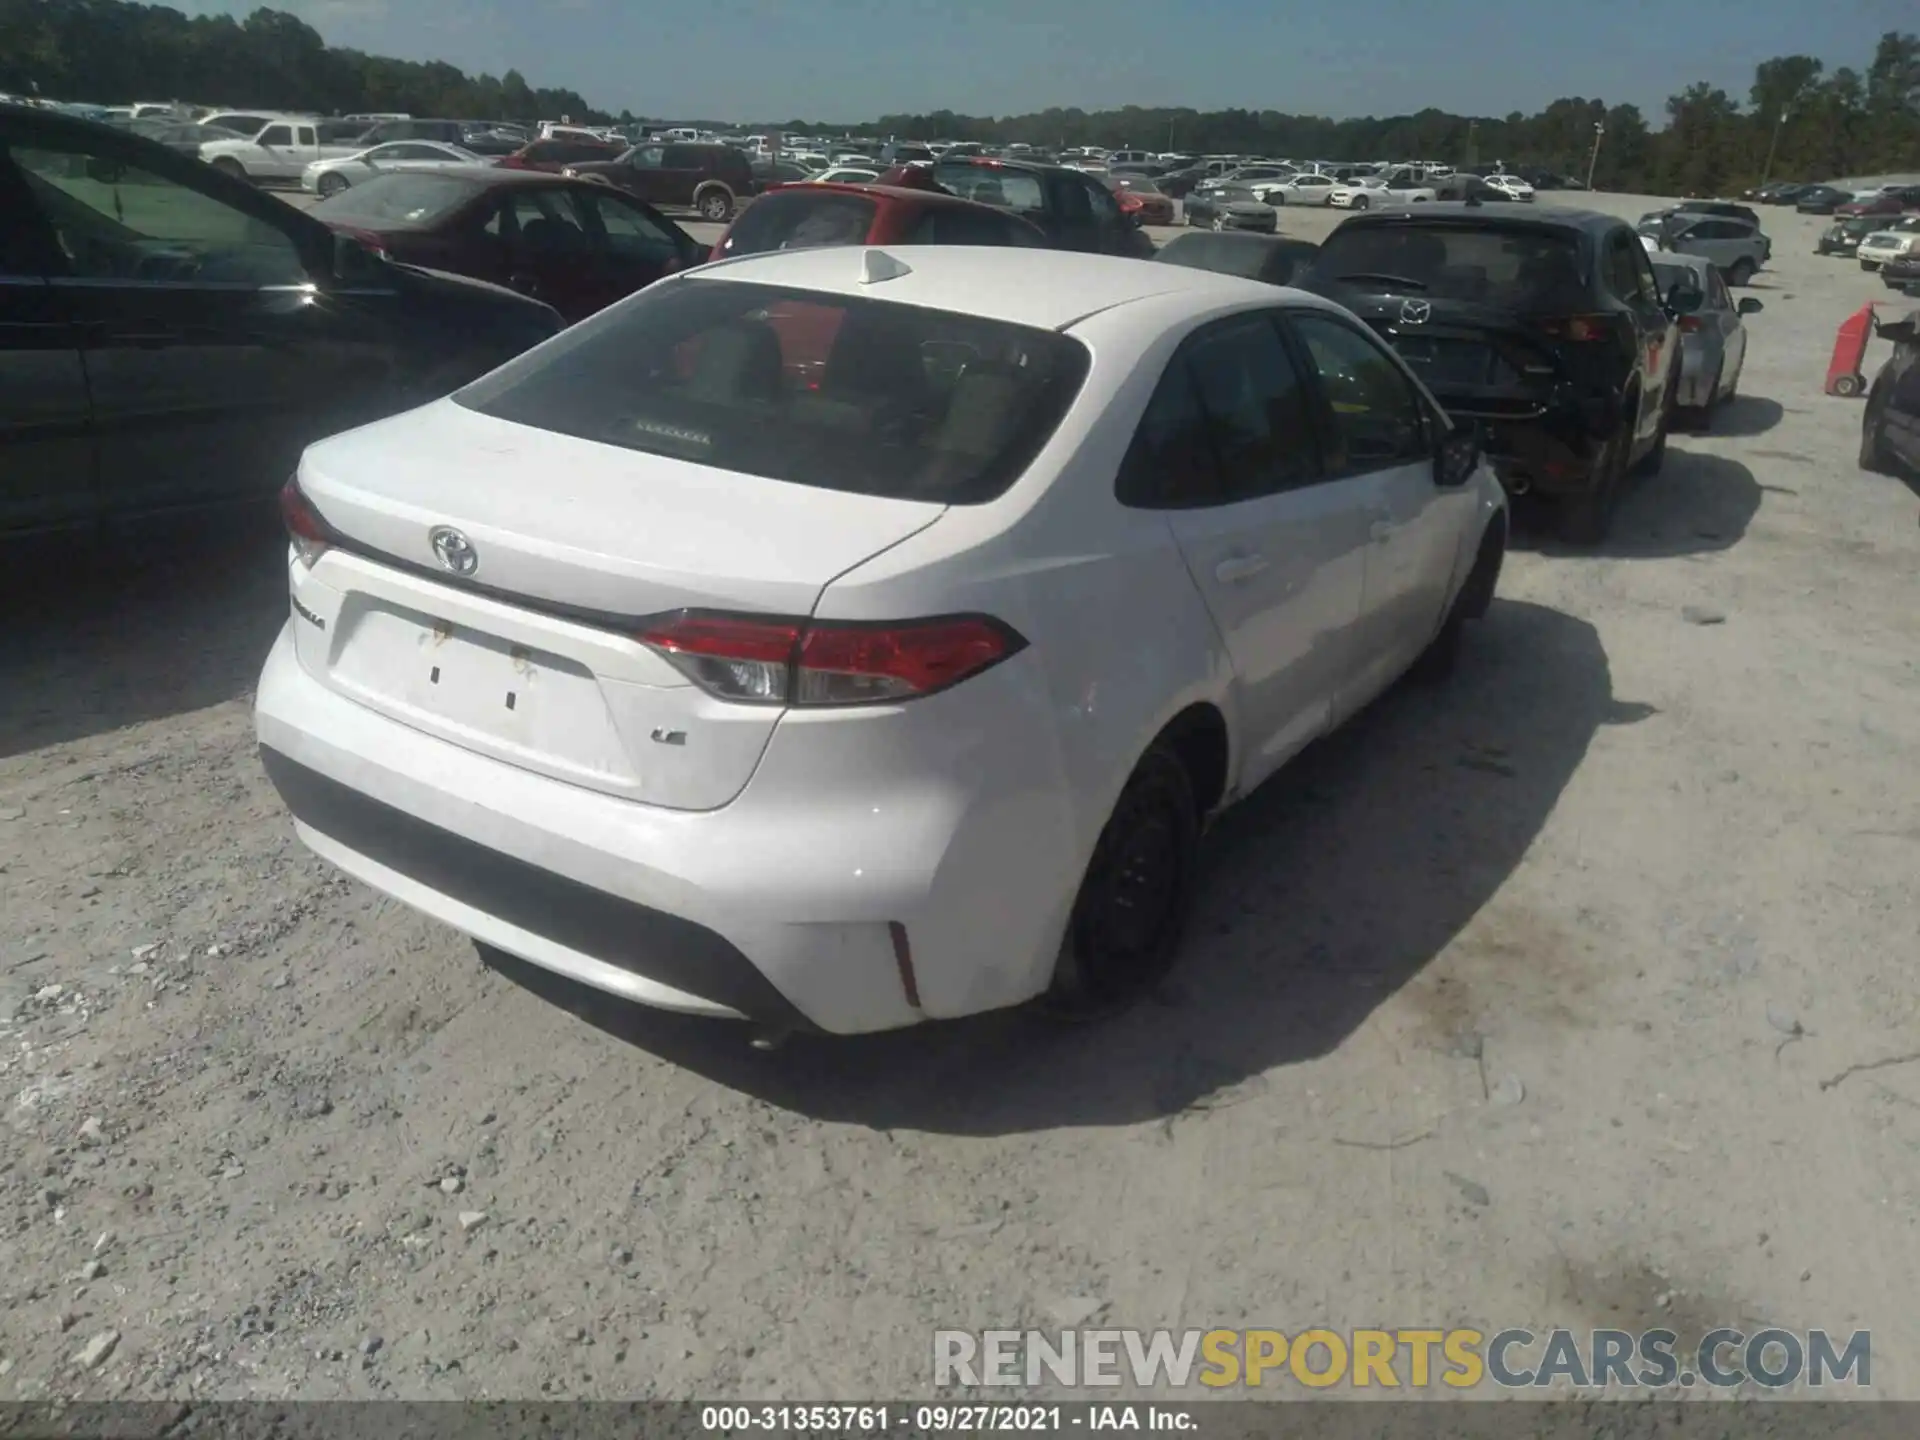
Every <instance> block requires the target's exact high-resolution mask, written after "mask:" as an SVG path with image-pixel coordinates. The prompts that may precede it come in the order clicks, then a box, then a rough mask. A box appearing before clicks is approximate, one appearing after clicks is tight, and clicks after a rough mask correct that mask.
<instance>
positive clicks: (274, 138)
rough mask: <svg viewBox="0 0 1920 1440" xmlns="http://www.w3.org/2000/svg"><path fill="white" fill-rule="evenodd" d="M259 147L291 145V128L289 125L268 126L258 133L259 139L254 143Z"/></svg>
mask: <svg viewBox="0 0 1920 1440" xmlns="http://www.w3.org/2000/svg"><path fill="white" fill-rule="evenodd" d="M254 143H255V144H259V145H291V144H292V143H293V127H292V126H291V125H269V126H268V127H267V128H266V129H264V130H262V131H261V132H260V138H259V139H258V140H257V141H255V142H254Z"/></svg>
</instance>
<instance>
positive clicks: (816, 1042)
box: [489, 600, 1651, 1135]
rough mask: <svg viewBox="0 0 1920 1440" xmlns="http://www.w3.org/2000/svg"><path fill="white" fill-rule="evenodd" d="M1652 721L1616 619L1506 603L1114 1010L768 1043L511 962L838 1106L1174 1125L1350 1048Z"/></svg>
mask: <svg viewBox="0 0 1920 1440" xmlns="http://www.w3.org/2000/svg"><path fill="white" fill-rule="evenodd" d="M1649 713H1651V712H1650V710H1649V709H1648V707H1645V706H1637V705H1631V704H1623V703H1621V702H1618V701H1616V700H1615V699H1614V697H1613V694H1612V688H1611V683H1610V680H1609V675H1608V668H1607V658H1606V655H1605V653H1604V651H1603V650H1602V649H1601V645H1600V639H1599V636H1598V634H1597V633H1596V632H1595V631H1594V629H1593V627H1592V626H1590V625H1588V624H1586V623H1585V622H1584V621H1581V620H1576V619H1574V618H1572V617H1571V616H1568V615H1564V614H1561V613H1560V612H1558V611H1556V610H1550V609H1546V608H1543V607H1541V606H1537V605H1531V604H1525V603H1520V602H1516V601H1508V600H1500V601H1496V602H1495V604H1494V607H1493V609H1492V611H1491V613H1490V614H1489V616H1488V618H1487V620H1486V621H1485V622H1484V623H1483V624H1482V625H1480V626H1478V627H1476V628H1475V629H1474V630H1472V631H1470V632H1469V641H1468V648H1467V653H1466V655H1465V657H1464V658H1463V660H1462V664H1461V668H1460V671H1459V673H1458V674H1457V675H1456V676H1455V677H1454V679H1453V680H1452V681H1451V683H1450V684H1449V685H1447V686H1445V687H1442V688H1439V689H1425V688H1416V687H1412V686H1406V687H1402V688H1400V689H1398V690H1396V691H1394V692H1392V693H1390V694H1389V695H1387V696H1386V697H1384V698H1383V699H1382V700H1381V702H1380V703H1379V704H1377V705H1376V706H1374V707H1373V708H1372V709H1371V710H1370V711H1368V712H1367V713H1366V714H1364V715H1362V716H1360V717H1359V718H1358V719H1356V720H1355V721H1354V722H1353V723H1352V724H1351V725H1349V726H1348V727H1347V728H1346V729H1344V730H1343V731H1341V732H1340V733H1339V734H1337V735H1335V736H1333V737H1331V738H1329V739H1328V740H1326V741H1324V742H1322V743H1321V744H1320V745H1318V746H1316V747H1314V748H1313V749H1311V750H1309V751H1308V752H1307V753H1306V754H1304V755H1302V756H1300V757H1299V758H1298V759H1297V760H1296V761H1295V762H1294V763H1293V764H1292V765H1290V766H1289V767H1288V768H1287V769H1286V771H1285V772H1283V773H1282V774H1281V775H1280V776H1278V777H1277V778H1276V779H1275V780H1273V781H1272V782H1271V783H1270V784H1268V785H1267V786H1266V787H1264V788H1263V789H1262V790H1261V791H1260V792H1259V793H1258V794H1256V795H1254V796H1253V797H1252V798H1251V799H1249V800H1248V801H1247V802H1246V803H1244V804H1243V805H1241V806H1239V807H1238V808H1236V809H1234V810H1232V811H1229V812H1228V813H1227V814H1226V815H1225V816H1224V817H1223V818H1222V819H1221V821H1220V823H1218V824H1217V825H1216V826H1215V827H1214V829H1213V831H1212V832H1211V833H1210V835H1209V836H1208V840H1207V852H1208V853H1207V864H1206V869H1205V874H1206V879H1205V882H1204V885H1203V890H1202V895H1201V900H1200V903H1199V907H1198V911H1197V913H1196V915H1195V919H1194V924H1193V928H1192V930H1191V931H1190V933H1189V936H1188V943H1187V949H1186V953H1185V955H1184V956H1183V958H1182V961H1181V963H1180V965H1179V967H1178V969H1177V970H1176V972H1175V977H1174V979H1173V980H1172V981H1171V982H1170V983H1169V985H1168V986H1167V987H1166V989H1165V992H1164V993H1163V994H1162V995H1161V996H1160V997H1159V998H1158V999H1156V1000H1155V1001H1152V1002H1149V1003H1146V1004H1143V1005H1142V1006H1140V1007H1139V1008H1137V1009H1135V1010H1134V1011H1132V1012H1130V1013H1128V1014H1126V1015H1124V1016H1121V1017H1119V1018H1117V1019H1114V1020H1111V1021H1107V1022H1103V1023H1099V1024H1094V1025H1088V1026H1084V1027H1078V1028H1068V1027H1061V1026H1058V1025H1056V1024H1054V1023H1052V1022H1050V1021H1048V1020H1047V1019H1046V1018H1045V1017H1043V1016H1040V1015H1038V1014H1036V1013H1034V1012H1033V1011H1030V1010H1024V1011H1015V1012H1008V1013H1003V1014H999V1015H993V1016H985V1017H980V1018H977V1019H973V1020H967V1021H959V1022H953V1023H950V1024H940V1025H930V1026H925V1027H922V1028H919V1029H916V1030H911V1031H904V1032H897V1033H894V1034H889V1035H878V1036H866V1037H856V1038H827V1037H814V1036H807V1037H796V1038H794V1039H792V1040H790V1041H788V1042H787V1043H786V1044H785V1045H784V1046H782V1047H781V1048H779V1049H777V1050H774V1051H771V1052H761V1051H756V1050H753V1049H751V1048H750V1047H749V1045H748V1043H747V1042H748V1038H749V1033H748V1031H747V1029H746V1027H744V1026H742V1025H739V1024H730V1023H725V1022H715V1021H706V1020H694V1019H689V1018H687V1017H683V1016H675V1015H667V1014H663V1013H659V1012H655V1011H650V1010H646V1009H644V1008H641V1007H638V1006H633V1005H628V1004H625V1003H623V1002H620V1001H616V1000H611V999H609V998H607V997H605V996H602V995H600V994H598V993H597V992H594V991H590V990H586V989H584V988H581V987H579V986H576V985H573V984H572V983H571V982H568V981H566V980H563V979H561V978H559V977H557V976H553V975H551V974H548V973H547V972H545V971H542V970H539V969H537V968H535V967H533V966H529V965H525V964H523V963H521V962H519V961H517V960H513V959H511V958H510V957H506V956H499V955H493V956H490V957H489V963H491V964H493V965H494V966H495V967H496V968H497V969H499V970H500V971H501V973H503V974H505V975H506V976H508V977H509V978H510V979H512V980H514V981H515V982H516V983H518V984H520V985H522V986H524V987H525V988H527V989H528V990H530V991H532V992H534V993H535V994H537V995H539V996H541V997H543V998H545V999H547V1000H550V1001H552V1002H554V1003H556V1004H559V1005H561V1006H564V1007H565V1008H566V1009H568V1010H570V1011H571V1012H572V1013H574V1014H575V1015H577V1016H579V1017H580V1018H582V1019H584V1020H586V1021H588V1022H590V1023H591V1024H593V1025H595V1026H597V1027H599V1028H600V1029H602V1030H604V1031H606V1032H607V1033H608V1034H610V1035H613V1036H615V1037H617V1038H619V1039H622V1040H625V1041H627V1042H629V1043H631V1044H634V1045H636V1046H639V1047H641V1048H644V1049H646V1050H648V1051H651V1052H653V1053H654V1054H657V1055H660V1056H662V1057H664V1058H666V1059H668V1060H670V1061H672V1062H673V1063H675V1064H678V1065H682V1066H685V1067H686V1068H688V1069H691V1070H694V1071H696V1072H698V1073H700V1074H702V1075H704V1076H707V1077H708V1078H710V1079H712V1080H715V1081H717V1082H719V1083H721V1084H724V1085H728V1086H731V1087H733V1088H735V1089H737V1090H741V1091H744V1092H747V1093H749V1094H752V1095H754V1096H757V1097H759V1098H761V1099H763V1100H765V1101H767V1102H768V1103H771V1104H775V1105H780V1106H783V1107H786V1108H788V1109H791V1110H794V1111H797V1112H801V1113H804V1114H807V1115H810V1116H814V1117H817V1118H820V1119H827V1120H834V1121H846V1122H853V1123H858V1124H865V1125H870V1126H874V1127H876V1128H880V1129H896V1128H904V1129H916V1130H928V1131H935V1132H945V1133H954V1134H973V1135H991V1134H1005V1133H1011V1132H1021V1131H1035V1130H1045V1129H1050V1128H1054V1127H1060V1126H1085V1125H1123V1124H1131V1123H1136V1122H1140V1121H1145V1120H1150V1119H1155V1118H1160V1117H1167V1116H1171V1115H1174V1114H1177V1113H1179V1112H1180V1111H1182V1110H1185V1109H1188V1108H1190V1107H1193V1106H1196V1105H1202V1104H1206V1103H1210V1101H1211V1100H1212V1099H1213V1098H1214V1097H1219V1096H1220V1095H1221V1094H1222V1093H1223V1092H1226V1091H1229V1090H1231V1089H1232V1088H1233V1087H1236V1086H1238V1085H1240V1084H1241V1083H1242V1082H1250V1083H1257V1077H1259V1076H1262V1075H1264V1074H1265V1073H1266V1072H1267V1071H1269V1070H1271V1069H1273V1068H1275V1067H1277V1066H1284V1065H1288V1064H1291V1063H1294V1062H1296V1061H1302V1060H1308V1059H1312V1058H1313V1057H1315V1056H1319V1055H1322V1054H1325V1053H1327V1052H1329V1051H1331V1050H1333V1049H1335V1048H1336V1047H1338V1046H1339V1045H1340V1044H1341V1042H1342V1041H1343V1040H1345V1039H1346V1037H1347V1036H1348V1035H1349V1034H1351V1033H1352V1032H1353V1030H1354V1029H1355V1028H1356V1027H1357V1026H1359V1025H1360V1024H1361V1023H1362V1022H1363V1021H1364V1020H1365V1019H1366V1018H1367V1016H1368V1015H1370V1014H1371V1013H1372V1012H1373V1010H1374V1009H1375V1007H1377V1006H1378V1005H1380V1004H1381V1003H1382V1002H1383V1001H1385V1000H1386V999H1388V998H1389V997H1390V996H1392V995H1393V994H1394V993H1395V991H1397V990H1399V989H1400V987H1402V986H1403V985H1405V984H1406V983H1407V982H1408V981H1409V980H1410V979H1412V978H1413V977H1414V976H1415V975H1417V974H1418V973H1419V972H1420V970H1421V969H1422V967H1424V966H1425V965H1426V964H1427V963H1428V962H1429V961H1430V960H1432V959H1433V958H1434V956H1436V955H1437V954H1439V953H1440V952H1441V951H1442V950H1443V949H1445V948H1446V946H1447V945H1448V943H1449V942H1450V941H1451V940H1452V939H1453V937H1454V936H1455V934H1456V933H1457V932H1458V931H1459V930H1460V929H1461V927H1462V926H1464V925H1465V924H1466V923H1467V921H1468V920H1469V919H1471V918H1472V917H1473V915H1474V914H1475V913H1476V912H1477V911H1479V910H1480V909H1481V907H1482V906H1484V905H1486V903H1487V902H1488V900H1489V899H1491V898H1492V897H1493V895H1494V894H1495V892H1497V891H1498V890H1499V888H1500V886H1501V884H1502V883H1503V882H1504V881H1505V880H1506V878H1507V876H1508V875H1509V874H1510V873H1511V872H1512V871H1513V869H1514V867H1515V866H1517V865H1518V864H1519V863H1520V860H1521V857H1522V856H1523V855H1525V853H1526V851H1527V848H1528V846H1529V845H1530V844H1531V843H1532V842H1533V839H1534V837H1535V836H1536V835H1537V834H1538V833H1539V831H1540V827H1541V825H1542V824H1543V823H1544V822H1545V820H1546V818H1547V816H1548V815H1549V814H1551V813H1552V811H1553V808H1554V805H1555V803H1556V801H1557V800H1558V798H1559V795H1560V793H1561V790H1562V789H1563V787H1564V786H1565V785H1566V783H1567V780H1568V778H1569V777H1570V776H1571V775H1572V774H1573V772H1574V769H1575V767H1576V766H1578V765H1579V763H1580V759H1581V757H1582V756H1583V755H1584V754H1585V753H1586V750H1587V745H1588V743H1589V741H1590V740H1591V738H1592V736H1593V734H1594V732H1595V730H1596V729H1597V728H1598V727H1600V726H1602V725H1608V724H1626V723H1632V722H1634V721H1636V720H1639V719H1642V718H1644V717H1645V716H1646V715H1647V714H1649ZM1525 963H1534V961H1533V960H1532V959H1528V960H1527V961H1525Z"/></svg>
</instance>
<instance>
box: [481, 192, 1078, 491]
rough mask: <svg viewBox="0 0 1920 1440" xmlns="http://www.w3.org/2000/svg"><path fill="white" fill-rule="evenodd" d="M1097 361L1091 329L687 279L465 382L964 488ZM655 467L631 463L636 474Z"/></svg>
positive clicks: (719, 442) (841, 481) (490, 404)
mask: <svg viewBox="0 0 1920 1440" xmlns="http://www.w3.org/2000/svg"><path fill="white" fill-rule="evenodd" d="M755 208H757V207H755ZM749 213H751V212H749ZM796 316H797V317H799V318H796ZM816 321H817V322H818V323H817V324H816V323H815V322H816ZM816 347H817V348H818V349H819V351H820V352H821V354H820V355H819V356H816V355H815V354H814V353H813V351H814V350H815V348H816ZM1088 364H1089V356H1088V354H1087V351H1086V348H1085V347H1084V346H1083V345H1081V344H1080V343H1079V342H1078V341H1077V340H1073V339H1071V338H1069V337H1067V336H1065V335H1061V334H1058V333H1056V332H1054V331H1051V330H1038V329H1031V328H1029V327H1026V326H1022V325H1012V324H1008V323H1006V322H1004V321H997V320H987V319H982V318H981V317H978V316H972V315H961V314H956V313H953V312H950V311H944V310H934V309H927V308H923V307H919V306H907V305H900V304H895V303H891V302H887V301H882V300H871V299H867V298H864V297H853V296H841V295H829V294H818V293H812V292H807V291H794V290H785V289H779V288H775V287H772V286H765V285H754V284H748V283H742V282H738V281H725V280H701V279H682V280H675V281H672V282H669V283H668V284H665V285H660V286H655V287H653V288H651V289H647V290H642V291H640V292H639V293H638V294H637V295H636V296H634V297H633V298H632V299H630V300H628V301H627V302H626V303H625V304H623V305H620V306H617V307H615V308H613V309H610V310H604V311H602V312H600V314H598V315H596V316H594V317H593V318H592V319H590V320H587V321H584V322H583V323H581V324H579V325H576V326H575V327H573V329H572V330H570V331H568V332H567V333H566V335H564V336H563V337H561V338H560V339H559V341H558V342H557V343H555V344H552V345H548V346H543V347H541V348H540V350H539V351H538V353H537V354H528V355H524V356H522V357H520V359H518V360H516V361H512V362H509V363H508V364H507V365H506V366H504V367H502V368H501V369H499V370H496V371H495V372H494V373H493V374H491V375H489V376H487V377H486V378H485V379H483V380H481V381H479V382H477V383H475V384H474V385H471V386H468V387H467V388H466V389H465V390H462V391H460V392H459V394H458V395H457V397H456V399H457V400H458V402H459V403H460V404H462V405H465V406H467V407H468V408H470V409H473V410H477V411H479V412H480V413H482V414H486V415H491V416H494V417H496V418H498V419H502V420H507V421H511V422H514V423H517V424H521V425H527V426H530V427H532V428H535V429H540V430H548V431H553V432H557V433H559V434H563V435H576V436H579V437H581V438H582V439H587V440H592V441H595V442H597V443H600V444H604V445H612V446H618V447H622V448H625V449H628V450H635V451H640V452H643V453H646V454H652V455H658V456H662V457H665V458H669V459H673V460H678V461H685V462H689V463H692V464H695V465H702V466H710V467H714V468H717V469H723V470H732V471H737V472H740V473H744V474H749V475H759V476H764V477H766V478H768V479H771V480H781V481H786V482H788V483H791V484H798V485H808V486H814V487H817V488H821V489H830V490H844V491H852V492H854V493H858V494H866V495H879V496H888V497H894V498H899V499H912V500H928V501H933V502H936V503H942V504H957V505H965V504H979V503H983V502H985V501H987V500H990V499H992V498H993V497H994V496H996V495H998V494H1000V493H1001V492H1002V491H1003V490H1005V489H1006V488H1007V486H1009V485H1011V484H1012V483H1013V482H1014V480H1015V479H1017V478H1018V477H1019V475H1020V474H1021V473H1022V472H1023V471H1024V470H1025V469H1026V467H1027V465H1028V464H1029V463H1031V461H1032V459H1033V457H1034V455H1035V454H1036V453H1038V451H1039V449H1040V447H1041V446H1042V445H1044V444H1045V443H1046V441H1047V439H1048V437H1049V436H1051V435H1052V433H1053V431H1054V429H1055V427H1056V426H1057V425H1058V424H1059V422H1060V419H1061V417H1062V416H1063V415H1065V414H1066V412H1067V410H1068V408H1069V407H1070V406H1071V405H1072V404H1073V402H1074V399H1075V398H1076V397H1077V396H1078V394H1079V392H1080V387H1081V384H1082V382H1083V381H1084V380H1085V378H1086V373H1087V368H1088ZM647 473H648V472H647V470H646V469H645V468H644V467H642V468H638V469H636V470H635V471H634V475H635V483H636V484H644V482H645V477H646V475H647Z"/></svg>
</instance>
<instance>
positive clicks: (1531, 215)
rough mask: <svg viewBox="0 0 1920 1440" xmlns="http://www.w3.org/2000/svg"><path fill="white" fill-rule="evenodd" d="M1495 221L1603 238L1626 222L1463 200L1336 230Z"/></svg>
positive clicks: (1351, 222)
mask: <svg viewBox="0 0 1920 1440" xmlns="http://www.w3.org/2000/svg"><path fill="white" fill-rule="evenodd" d="M1481 219H1486V220H1498V221H1499V222H1500V223H1501V224H1502V225H1506V226H1524V227H1526V228H1528V229H1532V230H1579V231H1583V232H1585V233H1586V234H1589V235H1603V234H1606V233H1607V232H1609V231H1611V230H1613V229H1614V228H1616V227H1617V226H1626V227H1627V228H1628V229H1631V228H1632V226H1631V225H1628V222H1626V221H1625V220H1622V219H1621V218H1620V217H1619V216H1618V215H1602V214H1601V213H1600V212H1599V211H1597V210H1575V209H1571V208H1563V207H1562V206H1559V205H1526V204H1514V203H1510V202H1505V201H1500V200H1484V201H1481V202H1480V203H1479V204H1471V203H1469V202H1467V201H1465V200H1431V201H1428V202H1426V203H1425V204H1422V205H1419V206H1417V207H1415V208H1412V209H1408V210H1363V211H1361V212H1360V213H1359V214H1358V215H1353V216H1349V217H1348V218H1347V219H1346V220H1343V221H1342V222H1341V223H1340V226H1339V228H1340V229H1342V230H1345V229H1346V228H1347V227H1348V226H1355V227H1360V226H1377V225H1404V224H1406V223H1408V222H1409V221H1412V220H1481Z"/></svg>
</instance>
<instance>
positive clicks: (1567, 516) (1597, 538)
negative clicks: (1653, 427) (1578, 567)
mask: <svg viewBox="0 0 1920 1440" xmlns="http://www.w3.org/2000/svg"><path fill="white" fill-rule="evenodd" d="M1632 451H1633V420H1632V418H1631V416H1629V418H1627V419H1625V420H1622V421H1621V422H1620V428H1619V429H1618V430H1616V431H1615V432H1614V434H1613V436H1612V438H1610V439H1609V440H1608V441H1607V447H1606V449H1605V450H1603V451H1602V452H1601V454H1600V458H1599V459H1598V460H1597V461H1595V462H1594V467H1593V468H1594V472H1595V475H1594V483H1593V484H1592V485H1591V486H1589V487H1588V488H1587V489H1585V490H1582V491H1580V492H1578V493H1577V494H1572V495H1563V496H1561V497H1560V501H1559V504H1558V506H1557V507H1556V513H1555V515H1554V521H1555V528H1556V529H1557V530H1558V531H1559V534H1560V538H1561V539H1562V540H1564V541H1565V542H1566V543H1567V544H1569V545H1577V546H1579V547H1581V548H1582V549H1589V548H1591V547H1593V546H1595V545H1598V544H1600V543H1601V542H1602V541H1604V540H1605V539H1606V538H1607V533H1608V532H1609V531H1610V530H1612V528H1613V511H1614V507H1615V505H1617V504H1618V503H1619V499H1620V489H1621V486H1622V484H1623V482H1624V481H1625V479H1626V473H1627V457H1628V456H1629V455H1630V454H1631V453H1632Z"/></svg>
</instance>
